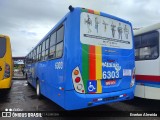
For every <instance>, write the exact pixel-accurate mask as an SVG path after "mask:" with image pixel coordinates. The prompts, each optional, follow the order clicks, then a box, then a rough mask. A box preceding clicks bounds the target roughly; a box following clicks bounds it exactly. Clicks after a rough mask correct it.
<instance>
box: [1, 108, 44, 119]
mask: <svg viewBox="0 0 160 120" xmlns="http://www.w3.org/2000/svg"><path fill="white" fill-rule="evenodd" d="M1 117H42V113H36V112H24V111H23V109H20V108H13V109H11V108H9V109H8V108H6V109H5V111H4V112H2V116H1Z"/></svg>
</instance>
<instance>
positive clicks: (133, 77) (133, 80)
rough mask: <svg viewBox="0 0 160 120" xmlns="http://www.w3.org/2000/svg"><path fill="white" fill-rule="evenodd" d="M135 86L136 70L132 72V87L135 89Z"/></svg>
mask: <svg viewBox="0 0 160 120" xmlns="http://www.w3.org/2000/svg"><path fill="white" fill-rule="evenodd" d="M134 84H135V68H134V69H133V72H132V78H131V83H130V87H133V86H134Z"/></svg>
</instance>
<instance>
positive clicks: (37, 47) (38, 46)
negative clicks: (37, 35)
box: [36, 46, 39, 61]
mask: <svg viewBox="0 0 160 120" xmlns="http://www.w3.org/2000/svg"><path fill="white" fill-rule="evenodd" d="M38 54H39V46H37V55H36V61H38Z"/></svg>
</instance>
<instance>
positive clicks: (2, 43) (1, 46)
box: [0, 37, 6, 58]
mask: <svg viewBox="0 0 160 120" xmlns="http://www.w3.org/2000/svg"><path fill="white" fill-rule="evenodd" d="M5 53H6V39H5V38H2V37H0V58H2V57H4V55H5Z"/></svg>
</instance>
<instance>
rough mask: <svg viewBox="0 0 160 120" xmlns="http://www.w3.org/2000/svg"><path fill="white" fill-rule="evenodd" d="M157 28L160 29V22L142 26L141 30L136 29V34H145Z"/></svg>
mask: <svg viewBox="0 0 160 120" xmlns="http://www.w3.org/2000/svg"><path fill="white" fill-rule="evenodd" d="M157 29H160V23H157V24H153V25H150V26H147V27H144V28H140V29H139V30H134V36H136V35H139V34H143V33H147V32H150V31H153V30H157Z"/></svg>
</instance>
